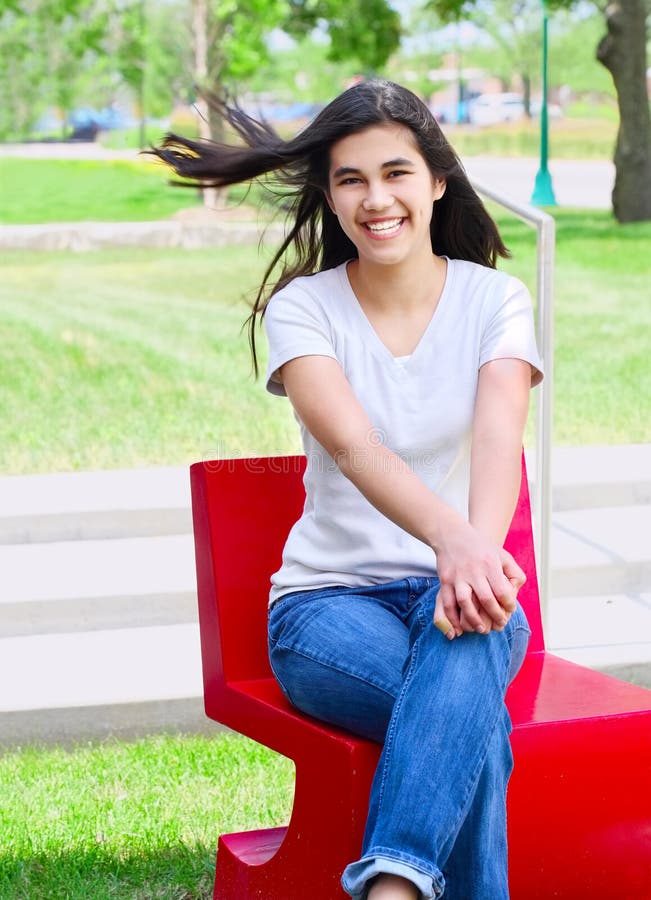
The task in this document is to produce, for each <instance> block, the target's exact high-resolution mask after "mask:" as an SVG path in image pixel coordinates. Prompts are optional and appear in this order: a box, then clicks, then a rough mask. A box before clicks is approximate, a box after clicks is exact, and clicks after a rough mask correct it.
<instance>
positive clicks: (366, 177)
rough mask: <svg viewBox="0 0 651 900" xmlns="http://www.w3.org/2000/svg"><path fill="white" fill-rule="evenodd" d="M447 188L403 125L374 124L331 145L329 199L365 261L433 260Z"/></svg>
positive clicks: (385, 263) (377, 262) (393, 262)
mask: <svg viewBox="0 0 651 900" xmlns="http://www.w3.org/2000/svg"><path fill="white" fill-rule="evenodd" d="M444 192H445V181H443V180H436V179H435V178H434V177H433V176H432V173H431V172H430V170H429V168H428V166H427V163H426V162H425V160H424V158H423V157H422V155H421V153H420V151H419V149H418V147H417V145H416V141H415V139H414V137H413V135H412V133H411V131H410V130H409V129H408V128H407V127H405V126H403V125H398V124H394V123H387V124H383V125H377V126H373V127H371V128H367V129H365V130H364V131H359V132H356V133H355V134H351V135H349V136H348V137H345V138H342V140H340V141H338V142H337V143H336V144H334V145H333V147H332V149H331V152H330V169H329V190H328V193H327V200H328V203H329V205H330V208H331V209H332V211H333V212H334V213H335V215H336V216H337V217H338V219H339V224H340V225H341V228H342V229H343V231H344V232H345V233H346V234H347V235H348V237H349V238H350V239H351V241H352V242H353V243H354V244H355V247H356V248H357V251H358V254H359V259H360V262H365V263H376V264H382V265H398V264H400V263H403V262H407V261H409V262H415V261H417V260H418V259H421V258H422V259H425V258H426V257H429V258H430V259H431V255H432V244H431V238H430V221H431V218H432V209H433V204H434V202H435V201H436V200H438V199H439V198H440V197H442V196H443V193H444Z"/></svg>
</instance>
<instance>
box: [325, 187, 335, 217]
mask: <svg viewBox="0 0 651 900" xmlns="http://www.w3.org/2000/svg"><path fill="white" fill-rule="evenodd" d="M323 196H324V197H325V198H326V203H327V204H328V206H329V207H330V209H331V211H332V212H333V213H334V214H335V216H336V215H337V210H336V209H335V205H334V203H333V202H332V196H331V195H330V191H324V192H323Z"/></svg>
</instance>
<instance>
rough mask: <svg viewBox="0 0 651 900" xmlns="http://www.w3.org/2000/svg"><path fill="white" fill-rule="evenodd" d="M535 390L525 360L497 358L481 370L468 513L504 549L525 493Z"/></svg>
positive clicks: (476, 402)
mask: <svg viewBox="0 0 651 900" xmlns="http://www.w3.org/2000/svg"><path fill="white" fill-rule="evenodd" d="M530 389H531V366H530V365H529V363H527V362H524V361H523V360H520V359H496V360H493V361H492V362H489V363H486V364H485V365H484V366H482V368H481V369H480V371H479V384H478V387H477V399H476V401H475V415H474V419H473V427H472V450H471V468H470V500H469V505H468V513H469V518H470V522H471V523H472V524H473V525H474V526H475V527H476V528H478V529H479V531H481V532H482V533H483V534H485V535H486V536H487V537H489V538H490V539H491V540H493V541H495V542H496V543H497V544H499V545H500V546H501V545H502V544H503V543H504V539H505V537H506V534H507V532H508V529H509V525H510V524H511V519H512V518H513V512H514V510H515V505H516V503H517V500H518V494H519V490H520V472H521V454H522V438H523V435H524V427H525V425H526V422H527V413H528V411H529V393H530Z"/></svg>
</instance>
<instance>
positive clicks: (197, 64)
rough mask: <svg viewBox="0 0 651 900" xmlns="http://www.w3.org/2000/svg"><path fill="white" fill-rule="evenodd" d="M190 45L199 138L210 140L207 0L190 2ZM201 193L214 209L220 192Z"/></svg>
mask: <svg viewBox="0 0 651 900" xmlns="http://www.w3.org/2000/svg"><path fill="white" fill-rule="evenodd" d="M192 43H193V51H194V80H195V84H196V87H197V98H196V101H195V106H196V108H197V112H198V114H199V136H200V137H202V138H206V139H210V138H212V136H213V135H212V132H211V128H210V109H209V107H208V103H207V101H206V97H205V94H204V92H205V90H206V85H207V83H208V0H192ZM201 193H202V196H203V205H204V206H205V207H207V208H209V209H216V208H217V205H218V201H219V199H220V197H219V194H220V192H219V191H217V190H216V189H215V188H203V190H202V192H201Z"/></svg>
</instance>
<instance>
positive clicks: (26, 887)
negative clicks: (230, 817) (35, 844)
mask: <svg viewBox="0 0 651 900" xmlns="http://www.w3.org/2000/svg"><path fill="white" fill-rule="evenodd" d="M214 877H215V849H213V848H212V847H210V848H207V847H202V846H194V847H190V846H187V847H186V846H184V845H178V844H177V845H175V846H170V847H168V848H161V849H160V850H159V851H158V852H157V853H154V854H146V855H145V854H144V853H142V852H137V851H133V850H128V849H127V850H125V851H124V852H120V851H117V852H116V850H115V848H112V849H111V850H107V849H103V848H102V847H101V846H98V847H97V848H96V849H95V848H93V849H91V850H87V849H86V850H84V849H79V850H76V851H75V850H71V851H69V852H64V853H61V852H59V853H51V854H49V853H39V854H36V855H34V856H22V857H21V856H10V855H9V854H6V853H2V855H0V897H1V898H2V900H36V898H38V900H154V898H155V900H159V898H160V900H210V898H212V895H213V883H214Z"/></svg>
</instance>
